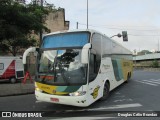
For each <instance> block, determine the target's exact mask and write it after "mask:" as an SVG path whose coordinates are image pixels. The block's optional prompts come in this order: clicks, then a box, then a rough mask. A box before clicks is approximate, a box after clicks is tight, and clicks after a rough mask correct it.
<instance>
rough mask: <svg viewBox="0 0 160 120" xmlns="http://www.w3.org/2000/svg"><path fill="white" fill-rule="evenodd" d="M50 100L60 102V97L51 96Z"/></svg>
mask: <svg viewBox="0 0 160 120" xmlns="http://www.w3.org/2000/svg"><path fill="white" fill-rule="evenodd" d="M50 100H51V101H53V102H59V99H58V98H50Z"/></svg>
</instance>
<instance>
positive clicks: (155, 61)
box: [151, 60, 159, 68]
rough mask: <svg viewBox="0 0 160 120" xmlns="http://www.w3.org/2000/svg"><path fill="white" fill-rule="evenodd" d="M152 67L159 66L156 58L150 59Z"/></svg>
mask: <svg viewBox="0 0 160 120" xmlns="http://www.w3.org/2000/svg"><path fill="white" fill-rule="evenodd" d="M151 66H152V67H153V68H158V67H159V63H158V61H157V60H154V61H152V65H151Z"/></svg>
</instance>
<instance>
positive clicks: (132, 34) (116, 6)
mask: <svg viewBox="0 0 160 120" xmlns="http://www.w3.org/2000/svg"><path fill="white" fill-rule="evenodd" d="M27 1H28V2H29V1H30V0H27ZM46 2H48V3H51V4H54V5H55V6H56V8H58V7H61V8H64V9H65V19H66V20H68V21H70V30H72V29H76V22H79V29H86V24H87V22H86V21H87V0H46ZM88 2H89V6H88V7H89V16H88V17H89V29H95V30H98V31H100V32H101V33H104V34H105V35H107V36H109V37H111V36H112V35H115V34H117V33H121V32H122V31H127V32H128V39H129V41H128V42H125V43H124V42H122V38H117V37H114V39H115V40H116V41H118V42H120V43H121V44H122V45H124V46H125V47H127V48H128V49H130V50H131V51H133V50H135V49H136V51H139V50H144V49H147V50H153V49H155V50H158V40H159V42H160V0H88ZM159 44H160V43H159ZM159 49H160V48H159Z"/></svg>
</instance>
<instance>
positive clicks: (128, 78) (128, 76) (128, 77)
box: [126, 73, 131, 83]
mask: <svg viewBox="0 0 160 120" xmlns="http://www.w3.org/2000/svg"><path fill="white" fill-rule="evenodd" d="M130 78H131V75H130V73H128V75H127V80H126V83H128V81H129V80H130Z"/></svg>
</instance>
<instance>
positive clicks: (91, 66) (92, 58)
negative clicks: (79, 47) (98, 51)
mask: <svg viewBox="0 0 160 120" xmlns="http://www.w3.org/2000/svg"><path fill="white" fill-rule="evenodd" d="M96 66H97V64H96V55H94V54H90V62H89V82H91V81H93V80H94V79H95V78H96V76H97V67H96Z"/></svg>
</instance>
